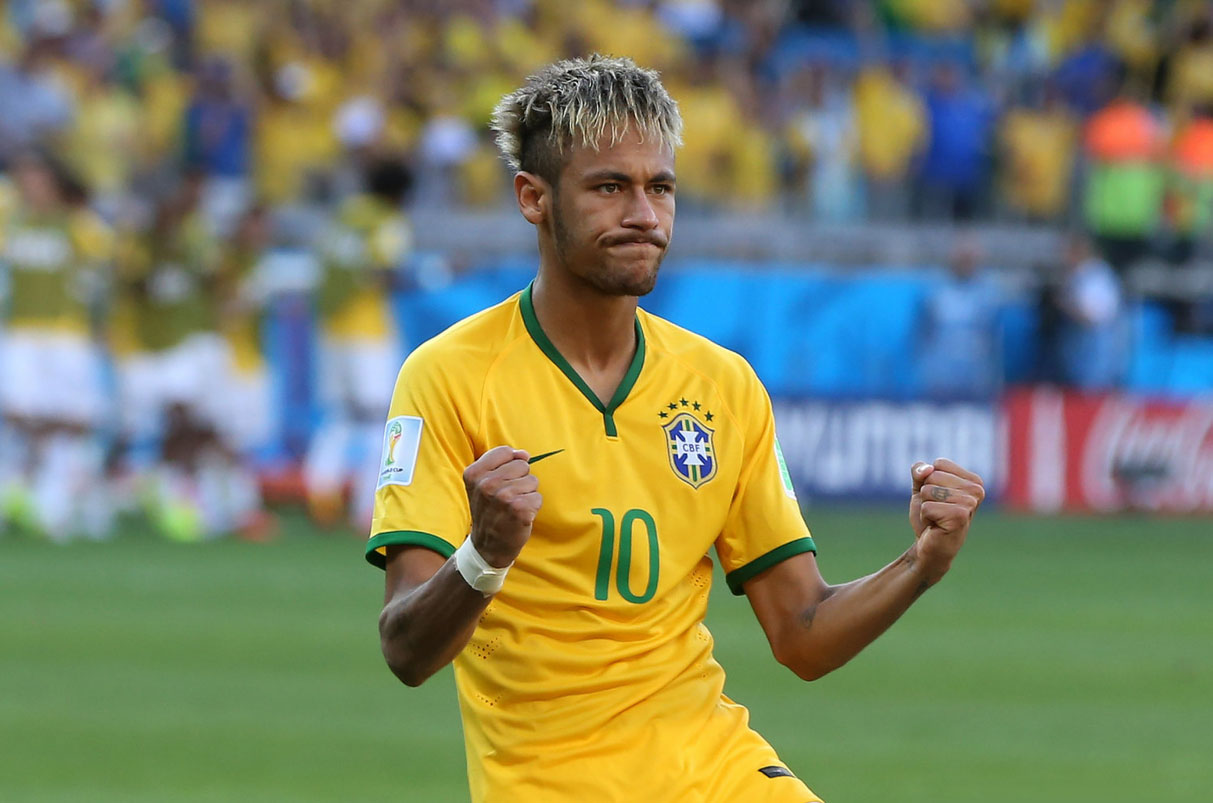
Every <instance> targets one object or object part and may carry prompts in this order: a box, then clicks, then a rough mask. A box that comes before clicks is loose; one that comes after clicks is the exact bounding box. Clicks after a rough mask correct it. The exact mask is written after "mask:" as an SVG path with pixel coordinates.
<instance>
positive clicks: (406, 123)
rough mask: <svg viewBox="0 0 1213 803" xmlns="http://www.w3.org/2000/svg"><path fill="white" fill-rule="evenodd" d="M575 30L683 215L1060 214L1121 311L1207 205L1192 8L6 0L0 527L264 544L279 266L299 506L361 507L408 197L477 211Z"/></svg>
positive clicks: (1078, 262) (976, 306) (995, 0)
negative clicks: (292, 372) (312, 388)
mask: <svg viewBox="0 0 1213 803" xmlns="http://www.w3.org/2000/svg"><path fill="white" fill-rule="evenodd" d="M591 51H600V52H605V53H614V54H623V55H628V56H631V57H632V58H634V59H635V60H636V61H637V62H638V63H640V64H643V65H646V66H651V67H654V68H656V69H659V70H661V71H662V74H663V79H664V81H665V83H666V84H667V86H668V88H669V89H670V91H671V93H672V94H673V95H674V97H675V98H676V99H677V100H678V102H679V104H680V108H681V110H682V114H683V118H684V121H685V125H686V130H685V146H684V148H683V149H682V150H681V151H680V153H679V157H678V158H679V201H680V205H683V206H684V208H690V209H691V210H695V209H698V210H702V211H721V210H748V211H765V212H767V213H772V214H789V215H797V216H803V217H804V218H805V219H812V220H819V221H825V222H834V221H854V220H864V219H875V220H902V219H937V220H938V219H944V220H958V221H969V220H981V219H996V220H1008V219H1013V220H1022V221H1032V222H1047V223H1053V224H1065V225H1069V226H1078V227H1081V228H1084V229H1086V230H1087V231H1089V232H1090V233H1091V234H1092V235H1093V237H1094V238H1095V240H1094V242H1095V243H1096V244H1098V246H1099V253H1101V254H1102V255H1103V256H1102V257H1095V256H1093V252H1092V251H1091V250H1090V249H1089V248H1087V246H1086V245H1083V244H1077V243H1076V245H1075V246H1074V249H1075V250H1074V252H1073V253H1072V254H1071V256H1070V258H1069V259H1068V261H1067V264H1070V265H1071V268H1072V271H1071V272H1072V274H1073V277H1075V278H1074V282H1073V283H1074V286H1075V288H1078V287H1079V286H1080V285H1081V287H1083V288H1086V289H1085V290H1083V292H1079V290H1078V289H1075V290H1074V291H1073V292H1068V294H1067V293H1062V294H1061V295H1059V296H1058V298H1059V299H1061V300H1060V301H1059V302H1058V303H1057V305H1055V306H1056V308H1057V309H1058V310H1061V311H1063V312H1065V311H1081V310H1087V312H1083V313H1081V314H1083V315H1090V314H1094V315H1095V317H1098V314H1099V312H1100V310H1104V311H1105V312H1106V310H1107V309H1109V308H1110V307H1116V308H1119V306H1120V296H1119V293H1120V288H1119V284H1118V279H1117V276H1116V274H1115V273H1114V272H1109V271H1110V270H1111V269H1120V268H1122V267H1123V266H1124V265H1127V264H1129V263H1130V262H1132V261H1133V260H1135V259H1136V258H1138V257H1140V256H1142V255H1145V254H1147V253H1151V252H1154V251H1156V250H1158V249H1161V251H1159V253H1163V254H1164V255H1166V256H1168V257H1171V258H1173V259H1176V260H1180V261H1183V260H1186V259H1188V257H1189V256H1191V254H1192V253H1193V252H1194V250H1195V249H1196V248H1198V247H1199V242H1200V240H1201V238H1202V236H1203V235H1204V234H1205V233H1206V232H1207V231H1208V228H1209V223H1210V220H1211V219H1213V11H1211V10H1210V8H1209V6H1208V4H1207V3H1204V2H1185V1H1184V0H1170V1H1168V2H1163V1H1158V2H1146V1H1145V0H1107V1H1106V2H1100V1H1097V0H1035V1H1033V0H985V1H984V2H977V1H976V0H973V1H972V2H964V1H963V0H880V1H879V2H873V3H852V2H843V0H835V1H834V2H829V1H828V0H779V1H776V0H755V1H754V2H747V1H746V0H580V1H579V2H576V3H568V2H562V0H447V1H445V2H444V1H442V0H359V1H358V2H344V3H342V2H337V0H264V1H263V2H255V3H254V2H246V1H245V0H9V2H7V3H5V4H4V5H3V7H2V10H0V252H2V267H0V312H2V315H3V317H2V318H0V320H2V321H3V329H2V330H0V414H2V416H3V422H2V424H0V523H4V524H6V526H9V527H17V528H22V529H28V530H33V531H36V532H40V533H43V534H45V535H46V536H48V537H50V538H54V539H67V538H71V537H74V536H77V535H80V536H89V537H104V536H105V535H106V534H107V533H109V532H110V531H111V529H112V522H113V521H114V518H115V516H119V515H122V514H123V513H125V512H130V511H142V512H143V513H145V514H146V515H147V516H148V517H149V518H150V520H151V521H152V522H153V523H154V524H155V525H156V526H157V527H158V528H159V529H160V530H161V531H162V532H164V533H165V534H166V535H167V536H170V537H173V538H179V539H182V540H194V539H200V538H204V537H208V536H213V535H217V534H222V533H227V532H240V533H244V534H245V535H247V536H248V537H253V538H256V537H264V536H265V535H266V534H267V533H268V532H270V531H271V530H272V522H271V521H270V520H269V519H268V517H267V515H266V513H265V511H264V510H263V505H262V503H261V499H260V492H259V489H258V483H257V481H256V477H255V476H254V472H253V470H252V469H251V468H250V466H251V465H252V463H251V455H253V454H254V453H255V451H256V450H257V448H259V446H260V445H262V444H264V442H265V440H266V439H267V429H268V428H269V427H271V426H272V424H271V422H270V419H271V415H270V413H269V410H270V408H271V406H272V402H271V400H270V399H269V394H270V390H269V387H268V381H267V378H266V366H265V358H264V356H263V354H262V351H261V342H260V338H259V335H258V331H259V325H260V317H261V316H262V314H263V310H264V307H265V303H266V299H267V298H268V297H270V296H271V295H272V294H273V293H274V292H275V290H276V288H280V287H281V286H283V285H289V286H291V287H296V288H297V287H298V286H300V285H302V286H305V287H306V289H307V290H308V291H309V292H311V293H312V294H313V297H314V300H315V311H316V317H317V320H318V324H319V325H318V327H317V329H318V332H319V345H318V348H317V351H318V354H319V360H318V364H317V367H316V379H315V382H316V388H317V393H318V395H319V400H320V407H321V412H320V419H319V421H318V423H317V426H316V427H315V434H314V436H313V437H312V441H311V443H310V444H309V447H308V449H307V456H306V459H305V461H304V463H305V465H304V471H303V475H304V484H305V486H306V493H307V498H308V502H309V506H310V508H311V510H312V512H313V513H314V514H315V515H316V516H317V518H319V519H321V520H323V521H330V522H331V521H336V520H339V519H341V518H343V517H348V518H349V519H350V520H351V521H353V522H354V523H355V526H356V527H357V528H358V529H360V530H361V529H364V527H365V524H366V523H367V521H368V520H369V506H370V499H371V496H372V493H373V488H370V487H366V485H367V482H370V481H373V473H372V472H367V471H355V470H354V468H353V467H354V466H355V465H364V464H365V463H366V460H367V459H368V458H367V455H378V451H379V440H380V438H381V432H380V428H381V426H382V421H383V417H384V413H385V406H386V400H387V398H388V396H389V395H390V387H391V381H392V378H393V377H394V375H395V371H396V367H397V366H398V364H399V361H400V358H401V356H402V355H401V353H400V350H401V347H400V343H401V338H400V337H399V333H398V332H397V331H396V326H395V322H394V320H393V316H392V314H391V310H390V309H389V308H388V301H387V300H386V299H387V298H388V296H389V295H390V292H391V290H392V288H393V287H398V286H399V285H400V283H402V282H404V281H407V275H406V274H407V271H408V267H409V255H410V253H411V249H412V232H411V230H410V228H409V222H408V218H407V216H406V211H405V210H406V209H407V208H408V205H409V204H410V203H424V204H425V205H426V207H427V208H434V207H442V206H444V205H450V206H460V207H497V206H499V205H501V204H502V203H503V201H504V200H505V199H508V197H509V192H510V182H509V176H508V174H507V172H506V170H505V168H504V166H503V165H502V163H501V161H500V160H499V158H498V157H497V154H496V151H495V149H494V147H493V143H492V138H491V134H490V131H489V129H488V124H489V117H490V113H491V110H492V108H493V106H494V104H495V103H496V101H497V100H498V99H499V98H500V97H501V95H502V94H504V93H505V92H507V91H509V90H511V89H512V88H514V87H515V86H517V84H518V82H519V80H520V79H521V78H522V77H523V76H525V75H526V74H527V73H529V72H530V71H532V70H534V69H536V68H538V67H540V66H541V65H543V64H546V63H548V62H551V61H553V60H556V59H558V58H561V57H564V56H568V55H583V54H585V53H588V52H591ZM1084 242H1085V241H1084ZM974 261H975V259H974V257H973V255H972V254H971V253H968V252H966V251H965V249H964V248H963V247H960V248H958V252H957V257H956V259H955V265H954V268H955V271H956V273H955V275H956V279H957V282H958V284H957V285H956V287H953V288H951V289H949V288H944V289H943V290H942V291H941V292H942V293H944V294H945V295H946V293H947V292H952V293H953V296H954V297H945V298H942V299H941V300H940V302H939V303H937V304H933V305H931V306H930V307H929V308H928V309H927V310H926V311H925V313H924V314H926V315H927V316H928V318H929V319H930V321H931V324H930V325H931V326H932V327H934V331H935V333H936V334H937V335H938V336H939V337H945V336H946V338H947V339H949V340H952V341H954V339H955V337H956V332H958V331H963V330H965V327H969V329H970V330H971V329H972V328H973V326H974V321H975V320H977V319H978V318H980V317H981V316H983V315H985V312H984V310H986V309H987V307H988V306H989V305H988V304H987V303H986V301H985V300H983V299H984V296H985V294H986V293H987V292H988V291H987V289H985V288H984V285H982V283H981V282H974V281H970V278H971V277H972V276H973V275H975V274H974V271H973V270H972V269H971V265H972V264H973V263H974ZM1109 264H1110V266H1111V268H1108V266H1109ZM1084 265H1085V266H1087V267H1088V268H1090V270H1087V273H1085V274H1084V273H1083V272H1082V270H1081V268H1082V266H1084ZM966 266H968V267H966ZM1091 266H1095V267H1094V268H1091ZM1092 271H1094V272H1092ZM1096 274H1098V276H1097V277H1096V278H1094V279H1091V280H1090V281H1086V282H1079V281H1078V279H1079V278H1081V277H1083V276H1096ZM1066 276H1067V277H1069V276H1070V273H1067V274H1066ZM1099 277H1102V278H1099ZM1068 281H1070V279H1069V278H1067V279H1066V280H1065V282H1068ZM1065 282H1063V283H1062V286H1063V287H1064V286H1068V285H1066V284H1065ZM1109 282H1110V284H1109ZM1109 293H1112V294H1114V295H1115V298H1114V299H1113V302H1109V301H1108V298H1109ZM969 295H974V298H972V299H970V298H969ZM957 299H959V300H960V303H957ZM1081 299H1088V302H1089V303H1088V302H1084V301H1082V300H1081ZM1089 299H1095V300H1094V301H1089ZM1101 299H1102V300H1101ZM970 301H972V303H969V302H970ZM1084 304H1085V306H1084ZM957 310H966V311H967V313H966V314H967V315H968V319H967V320H959V319H957V318H956V313H957ZM1091 310H1094V313H1092V312H1091ZM1075 314H1078V312H1076V313H1075ZM961 317H964V316H961ZM1105 317H1106V315H1105ZM949 333H950V334H949ZM1109 342H1110V341H1109ZM984 348H985V346H984V345H982V344H981V343H979V342H974V344H973V354H972V355H970V358H971V359H969V360H968V364H970V365H977V364H981V363H982V362H983V360H984V357H985V353H984V352H983V351H982V349H984ZM1074 348H1075V349H1078V350H1079V352H1081V348H1084V347H1083V346H1081V345H1075V346H1074ZM1085 348H1093V347H1092V346H1090V344H1088V345H1087V346H1085ZM1076 353H1078V352H1076ZM985 364H986V365H987V366H989V365H990V364H991V363H990V362H989V361H986V362H985ZM1076 364H1077V365H1080V366H1081V365H1087V366H1092V365H1097V364H1098V359H1096V358H1093V357H1090V356H1089V355H1088V356H1087V357H1086V358H1077V359H1076ZM968 376H969V378H970V379H972V378H973V376H974V375H973V374H972V372H970V373H969V375H968ZM933 381H935V382H937V383H938V384H937V385H936V387H937V388H938V389H939V390H940V391H941V392H947V390H948V387H949V382H950V381H953V380H952V379H949V378H948V377H942V376H941V377H936V378H935V380H933ZM370 459H372V460H373V459H374V458H370ZM359 461H361V463H359ZM98 478H105V481H104V482H99V481H98Z"/></svg>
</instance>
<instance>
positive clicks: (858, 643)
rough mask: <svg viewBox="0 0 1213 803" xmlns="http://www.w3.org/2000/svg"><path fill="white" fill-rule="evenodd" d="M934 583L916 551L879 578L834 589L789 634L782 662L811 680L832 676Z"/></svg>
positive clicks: (803, 613) (802, 613) (801, 614)
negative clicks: (921, 564)
mask: <svg viewBox="0 0 1213 803" xmlns="http://www.w3.org/2000/svg"><path fill="white" fill-rule="evenodd" d="M936 579H937V578H936ZM934 581H935V580H933V579H929V578H928V577H927V575H926V574H925V572H923V571H922V570H921V568H920V567H919V566H918V565H917V550H916V549H915V547H910V549H908V550H907V551H906V552H905V553H904V554H903V555H902V556H901V557H899V558H898V559H897V560H895V561H893V562H892V563H890V564H889V565H888V566H885V567H884V568H883V569H881V570H880V571H878V572H876V573H875V574H871V575H868V576H867V577H861V578H860V579H858V580H853V581H851V582H849V583H845V584H843V585H838V586H831V587H830V588H829V590H828V591H827V592H826V594H825V596H824V598H823V599H822V601H821V602H819V603H817V604H815V605H811V606H809V607H808V608H806V609H805V610H803V611H800V612H799V616H798V618H797V620H796V621H795V622H794V623H793V624H791V625H790V626H789V627H788V628H787V629H786V630H785V632H784V633H783V637H784V638H783V639H782V641H783V642H784V643H783V644H782V645H781V647H782V649H781V650H780V651H779V659H780V661H781V662H782V663H784V664H786V665H787V666H788V667H789V668H791V669H792V670H793V671H794V672H796V674H798V675H800V676H801V677H802V678H804V679H806V680H814V679H816V678H819V677H821V676H823V675H825V674H827V673H829V672H832V671H833V670H835V669H837V668H838V667H840V666H842V665H843V664H845V663H846V662H847V661H849V660H851V659H852V658H854V657H855V656H856V655H857V654H859V652H860V651H861V650H862V649H863V648H864V647H866V646H868V645H869V644H871V643H872V642H873V641H875V640H876V638H877V637H878V636H879V635H880V634H881V633H883V632H884V631H885V630H887V629H888V628H889V626H890V625H892V624H893V623H894V622H896V621H897V620H898V619H899V618H900V617H901V615H902V614H903V613H905V612H906V610H907V609H908V608H909V607H910V605H912V604H913V603H914V601H915V600H916V599H918V598H919V597H920V596H921V595H922V593H923V592H924V591H926V590H927V588H929V587H930V586H931V585H932V584H933V582H934Z"/></svg>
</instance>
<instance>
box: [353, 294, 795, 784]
mask: <svg viewBox="0 0 1213 803" xmlns="http://www.w3.org/2000/svg"><path fill="white" fill-rule="evenodd" d="M636 335H637V348H636V354H635V357H634V358H633V360H632V363H631V366H630V368H629V370H628V372H627V374H626V375H625V377H624V379H623V381H622V382H621V383H620V385H619V388H618V390H617V391H616V393H615V395H614V397H613V398H612V399H611V400H610V402H609V403H607V404H603V403H602V402H601V401H600V400H599V399H598V398H597V397H596V396H595V395H594V393H593V392H592V391H591V390H590V389H589V387H588V386H587V385H586V384H585V383H584V382H583V381H582V379H581V378H580V377H579V376H578V375H577V373H576V372H575V371H574V370H573V368H572V367H571V366H570V365H569V364H568V362H567V361H566V360H565V359H564V358H563V357H562V356H561V355H560V353H559V352H558V351H557V349H556V348H555V346H554V345H553V344H552V342H551V341H550V340H549V339H548V338H547V336H546V335H545V334H544V332H543V330H542V328H541V327H540V325H539V322H538V319H537V318H536V316H535V312H534V307H533V305H532V303H531V297H530V288H527V289H526V290H524V291H523V292H521V293H519V294H516V295H514V296H513V297H511V298H509V299H508V300H506V301H504V302H502V303H501V304H498V305H497V306H495V307H492V308H490V309H488V310H485V311H484V312H481V313H479V314H477V315H474V316H472V317H471V318H468V319H466V320H464V321H462V322H461V323H458V324H456V325H455V326H453V327H451V328H450V329H448V330H447V331H446V332H444V333H442V334H440V335H439V336H437V337H435V338H434V339H432V340H430V341H428V342H427V343H424V344H423V345H421V346H420V347H418V348H417V349H416V350H415V351H414V352H413V353H412V354H411V355H410V356H409V358H408V360H407V361H406V362H405V364H404V366H403V368H402V369H401V371H400V375H399V378H398V379H397V383H396V389H395V393H394V395H393V398H392V405H391V409H390V413H389V418H388V422H387V428H386V431H385V435H384V450H383V456H382V460H381V466H380V476H379V487H378V490H377V494H376V502H375V515H374V521H373V524H372V537H371V539H370V541H369V542H368V544H367V547H366V556H367V559H368V560H369V561H370V562H371V563H372V564H375V565H377V566H380V567H382V566H383V565H384V562H385V548H386V547H387V546H388V545H390V544H411V545H420V546H424V547H428V548H430V549H433V550H435V551H437V552H438V553H440V554H442V555H444V556H447V557H449V556H450V555H451V554H452V553H454V551H455V549H456V548H457V547H458V546H459V544H460V543H462V541H463V540H464V538H465V537H466V536H467V534H468V532H469V530H470V528H471V516H470V512H469V508H468V500H467V495H466V492H465V489H464V485H463V470H464V468H466V467H467V466H468V465H469V464H471V463H472V462H473V461H475V460H476V459H477V458H478V457H479V456H480V455H481V454H483V453H484V452H486V451H487V450H489V449H491V448H493V447H495V446H499V445H502V444H509V445H510V446H513V447H514V448H517V449H524V450H526V451H528V452H529V453H530V454H531V455H532V457H531V462H532V468H531V470H532V472H533V473H534V474H536V475H537V476H538V478H539V491H540V493H541V494H542V495H543V506H542V507H541V509H540V510H539V514H538V516H537V517H536V519H535V522H534V526H533V528H532V531H531V538H530V540H529V541H528V543H527V544H526V546H525V547H524V548H523V549H522V552H521V554H520V555H519V556H518V559H517V561H516V562H515V564H514V567H513V568H512V569H511V570H510V573H509V576H508V577H507V579H506V582H505V586H504V588H503V589H502V590H501V591H500V592H499V593H498V594H497V595H496V596H495V597H494V599H493V601H492V603H491V604H490V605H489V607H488V609H487V610H486V611H485V613H484V615H483V617H482V619H481V621H480V623H479V625H478V626H477V628H476V630H475V632H474V634H473V636H472V638H471V641H470V642H469V643H468V645H467V646H466V647H465V648H464V649H463V651H462V652H461V653H460V654H459V655H458V656H457V657H456V659H455V662H454V669H455V679H456V685H457V687H458V690H459V701H460V709H461V713H462V718H463V727H464V736H465V740H466V748H467V764H468V776H469V783H470V786H471V792H472V799H473V800H475V801H485V802H486V803H493V802H494V801H519V800H525V801H528V803H535V802H537V801H565V800H594V801H596V802H601V801H616V800H618V801H642V800H643V801H649V800H677V801H717V800H719V801H725V800H728V801H733V800H746V801H768V800H769V801H779V803H783V802H784V801H789V803H805V801H811V800H817V798H816V797H815V796H814V795H813V794H812V792H810V791H809V790H808V788H807V787H805V786H804V785H803V784H802V783H801V782H800V780H799V779H797V778H795V777H794V776H793V775H792V774H791V773H790V772H789V771H788V770H787V769H786V768H785V767H784V766H783V765H782V763H780V762H779V759H778V757H777V756H776V754H775V752H774V750H773V749H772V748H771V747H770V746H769V745H767V743H766V742H765V741H764V740H763V739H762V738H761V737H759V736H758V735H757V734H756V733H754V732H753V731H752V730H750V729H749V727H748V712H747V711H746V710H745V709H744V708H743V707H741V706H739V705H737V704H735V703H733V702H732V701H731V700H729V699H728V698H727V697H726V696H725V695H724V694H723V686H724V672H723V670H722V669H721V667H720V665H719V664H718V663H717V662H716V661H715V660H714V659H713V657H712V636H711V634H710V633H709V632H708V630H707V628H706V627H705V626H704V624H703V619H704V614H705V613H706V610H707V602H708V591H709V588H710V586H711V583H712V566H713V564H712V559H711V558H710V557H709V556H708V552H709V551H710V550H711V548H712V547H713V546H714V547H715V549H716V554H717V556H718V558H719V560H720V561H721V563H722V564H723V567H724V570H725V572H726V580H727V582H728V584H729V587H730V588H731V589H732V591H733V592H734V593H736V594H740V593H741V591H742V584H743V583H744V582H745V581H746V580H748V579H750V578H751V577H753V576H755V575H756V574H758V573H759V572H761V571H763V570H765V569H767V568H769V567H771V566H773V565H775V564H776V563H778V562H780V561H782V560H784V559H786V558H788V557H790V556H792V555H796V554H800V553H803V552H809V551H815V547H814V544H813V539H812V537H811V536H810V534H809V531H808V528H807V527H806V526H805V523H804V519H803V518H802V516H801V513H800V508H799V505H798V504H797V502H796V499H795V494H794V493H793V490H792V486H791V482H790V480H789V479H788V475H787V472H786V470H785V468H784V466H783V459H782V456H781V455H780V454H779V447H778V445H777V442H776V439H775V427H774V419H773V416H772V412H771V404H770V400H769V398H768V397H767V395H766V392H765V390H764V389H763V387H762V385H761V383H760V382H759V380H758V378H757V377H756V376H755V374H754V372H753V370H752V369H751V368H750V366H749V365H748V364H747V363H746V362H745V360H743V359H742V358H741V357H740V356H738V355H736V354H734V353H732V352H729V351H727V350H725V349H723V348H721V347H719V346H716V345H714V344H712V343H711V342H709V341H707V340H705V339H704V338H702V337H699V336H697V335H694V334H692V333H690V332H688V331H686V330H683V329H680V328H679V327H677V326H675V325H673V324H671V323H669V322H667V321H665V320H662V319H660V318H658V317H655V316H653V315H650V314H648V313H646V312H644V311H643V310H639V311H638V312H637V314H636Z"/></svg>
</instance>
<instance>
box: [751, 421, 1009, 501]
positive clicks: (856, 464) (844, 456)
mask: <svg viewBox="0 0 1213 803" xmlns="http://www.w3.org/2000/svg"><path fill="white" fill-rule="evenodd" d="M775 426H776V430H777V432H778V435H779V442H780V445H781V446H782V448H783V454H784V458H785V459H786V461H787V464H788V472H789V473H790V474H791V475H792V482H793V484H794V485H795V487H796V492H797V494H798V495H799V497H800V499H801V501H804V502H812V501H814V500H835V499H844V500H845V499H855V500H876V499H887V500H898V501H903V500H906V499H908V498H909V493H910V466H912V465H913V464H914V463H915V462H917V461H919V460H934V459H935V458H937V457H949V458H951V459H953V460H956V461H957V462H958V463H960V464H961V465H963V466H966V467H968V468H971V469H973V470H974V471H976V472H977V473H978V474H980V475H981V476H982V478H983V479H984V480H985V482H986V487H987V489H989V490H990V491H991V493H992V495H993V493H995V492H996V489H997V488H998V486H999V483H1000V475H1001V471H1000V470H999V469H1000V467H1001V466H1002V465H1003V460H1002V456H1003V451H1004V450H1003V448H1002V443H1001V441H1002V438H1001V427H1000V420H999V415H998V409H997V407H996V406H995V405H994V404H983V403H971V402H955V403H939V402H893V401H855V402H827V401H810V400H795V399H783V400H777V401H775Z"/></svg>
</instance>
